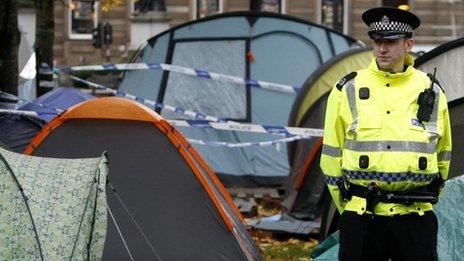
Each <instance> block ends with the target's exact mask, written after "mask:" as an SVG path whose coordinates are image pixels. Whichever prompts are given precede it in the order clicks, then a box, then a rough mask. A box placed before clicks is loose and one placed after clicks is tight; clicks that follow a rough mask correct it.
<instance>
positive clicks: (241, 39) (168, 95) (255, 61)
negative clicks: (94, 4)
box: [119, 12, 355, 186]
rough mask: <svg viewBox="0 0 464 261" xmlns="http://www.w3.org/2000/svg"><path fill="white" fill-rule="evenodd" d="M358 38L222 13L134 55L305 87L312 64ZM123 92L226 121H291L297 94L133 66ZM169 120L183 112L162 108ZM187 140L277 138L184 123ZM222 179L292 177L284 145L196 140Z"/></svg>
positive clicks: (285, 20) (272, 18)
mask: <svg viewBox="0 0 464 261" xmlns="http://www.w3.org/2000/svg"><path fill="white" fill-rule="evenodd" d="M354 44H355V40H354V39H352V38H350V37H348V36H346V35H342V34H340V33H338V32H336V31H334V30H331V29H329V28H325V27H322V26H320V25H317V24H313V23H309V22H307V21H304V20H301V19H298V18H294V17H290V16H287V15H280V14H273V13H255V12H234V13H224V14H220V15H215V16H211V17H207V18H204V19H199V20H196V21H192V22H188V23H185V24H182V25H179V26H176V27H174V28H171V29H169V30H167V31H165V32H163V33H161V34H159V35H156V36H154V37H152V38H150V39H149V40H148V41H147V45H146V46H145V47H143V49H141V50H140V51H139V53H138V55H137V56H136V58H135V59H134V60H133V62H136V63H165V64H173V65H179V66H183V67H188V68H193V69H197V70H206V71H208V72H215V73H220V74H225V75H231V76H235V77H240V78H245V79H252V80H258V81H266V82H273V83H279V84H286V85H290V86H300V85H301V84H303V83H304V80H305V79H306V78H307V77H308V75H310V74H311V73H312V72H313V71H314V70H316V69H317V68H318V67H319V66H321V65H322V64H323V63H325V62H326V61H328V60H329V59H330V58H332V57H333V56H335V55H337V54H340V53H342V52H344V51H346V50H348V49H349V48H351V46H353V45H354ZM119 90H121V91H124V92H127V93H130V94H133V95H136V96H139V97H142V98H145V99H150V100H154V101H157V102H160V103H164V104H167V105H173V106H177V107H181V108H184V109H189V110H196V111H199V112H202V113H206V114H208V115H212V116H215V117H218V118H222V119H228V120H234V121H240V122H251V123H255V124H262V125H274V126H276V125H280V126H285V125H286V123H287V122H288V115H289V112H290V108H291V104H292V103H293V100H294V99H295V94H289V93H280V92H275V91H269V90H265V89H260V88H251V87H250V86H249V85H247V86H240V85H237V84H232V83H225V82H220V81H213V80H211V79H206V78H200V77H192V76H187V75H183V74H179V73H174V72H168V71H154V70H142V71H128V72H126V73H125V75H124V77H123V79H122V82H121V84H120V85H119ZM160 114H161V115H162V116H163V117H165V118H182V117H183V116H182V115H177V114H174V113H172V112H167V111H163V110H162V111H160ZM180 130H181V132H182V133H183V134H184V135H186V136H187V137H188V138H194V139H200V140H213V141H225V142H232V143H240V142H256V141H263V140H274V139H276V136H274V135H271V134H254V133H231V132H225V131H219V130H212V129H194V128H180ZM195 147H196V149H197V150H198V151H199V152H200V154H201V155H202V156H203V157H204V158H205V160H206V161H207V162H208V163H209V164H210V165H211V167H212V168H213V169H214V170H215V172H216V173H218V175H219V176H220V178H221V180H222V181H223V182H224V184H226V185H228V186H232V185H245V186H254V185H280V184H281V183H282V182H283V181H284V180H285V179H286V177H287V176H288V173H289V164H288V161H287V158H286V153H287V152H286V147H285V146H276V147H248V148H233V149H232V148H224V147H210V146H208V147H205V146H196V145H195Z"/></svg>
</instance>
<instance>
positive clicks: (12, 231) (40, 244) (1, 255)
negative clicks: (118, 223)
mask: <svg viewBox="0 0 464 261" xmlns="http://www.w3.org/2000/svg"><path fill="white" fill-rule="evenodd" d="M106 163H107V161H106V158H105V156H102V157H100V158H91V159H53V158H42V157H34V156H26V155H22V154H17V153H14V152H10V151H8V150H5V149H3V148H0V260H65V259H66V260H84V259H86V260H98V259H100V258H101V255H102V252H103V245H104V240H105V236H106V222H107V221H106V218H107V216H106V192H105V183H106V173H107V164H106Z"/></svg>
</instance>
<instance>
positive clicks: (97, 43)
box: [92, 23, 103, 48]
mask: <svg viewBox="0 0 464 261" xmlns="http://www.w3.org/2000/svg"><path fill="white" fill-rule="evenodd" d="M102 42H103V32H102V25H101V23H98V24H97V27H95V28H94V29H93V30H92V45H93V47H95V48H101V47H102Z"/></svg>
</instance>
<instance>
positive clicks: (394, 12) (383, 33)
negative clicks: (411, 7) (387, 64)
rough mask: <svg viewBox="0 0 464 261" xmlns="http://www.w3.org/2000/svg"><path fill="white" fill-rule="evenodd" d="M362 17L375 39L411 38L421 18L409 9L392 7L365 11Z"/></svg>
mask: <svg viewBox="0 0 464 261" xmlns="http://www.w3.org/2000/svg"><path fill="white" fill-rule="evenodd" d="M362 19H363V21H364V23H365V24H366V25H368V26H369V32H368V34H369V36H370V38H371V39H373V40H379V39H400V38H405V37H406V38H411V37H412V34H413V30H414V29H416V28H417V27H419V25H420V23H421V22H420V19H419V18H418V17H417V16H416V15H414V14H413V13H410V12H408V11H404V10H401V9H398V8H392V7H376V8H372V9H369V10H367V11H365V12H364V13H363V14H362Z"/></svg>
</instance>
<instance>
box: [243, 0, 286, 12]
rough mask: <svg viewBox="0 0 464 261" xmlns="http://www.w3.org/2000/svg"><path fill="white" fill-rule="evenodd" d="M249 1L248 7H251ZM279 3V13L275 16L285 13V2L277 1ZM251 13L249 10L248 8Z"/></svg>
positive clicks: (284, 0)
mask: <svg viewBox="0 0 464 261" xmlns="http://www.w3.org/2000/svg"><path fill="white" fill-rule="evenodd" d="M251 1H252V0H250V7H251ZM278 1H279V12H277V13H276V14H285V13H286V12H287V0H278ZM250 11H251V8H250Z"/></svg>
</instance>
